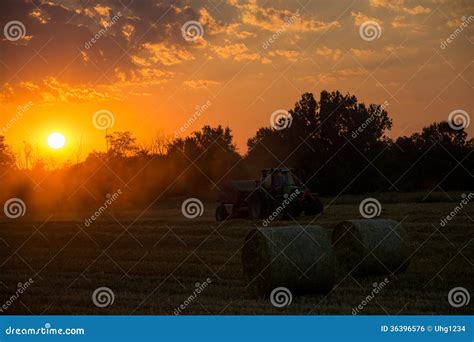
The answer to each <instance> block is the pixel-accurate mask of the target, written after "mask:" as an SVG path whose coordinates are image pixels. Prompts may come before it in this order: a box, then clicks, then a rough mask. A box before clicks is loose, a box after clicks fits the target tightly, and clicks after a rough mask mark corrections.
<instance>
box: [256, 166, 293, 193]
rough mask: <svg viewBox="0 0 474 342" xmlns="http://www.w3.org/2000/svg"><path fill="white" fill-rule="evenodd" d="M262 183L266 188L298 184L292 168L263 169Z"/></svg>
mask: <svg viewBox="0 0 474 342" xmlns="http://www.w3.org/2000/svg"><path fill="white" fill-rule="evenodd" d="M261 183H262V186H263V187H264V188H266V189H274V188H280V187H288V186H290V187H293V186H296V182H295V179H294V178H293V174H292V172H291V170H290V169H263V170H262V174H261Z"/></svg>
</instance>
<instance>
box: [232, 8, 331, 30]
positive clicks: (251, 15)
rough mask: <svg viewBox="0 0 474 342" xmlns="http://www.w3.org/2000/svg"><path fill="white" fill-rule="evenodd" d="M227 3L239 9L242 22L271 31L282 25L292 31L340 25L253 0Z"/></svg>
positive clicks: (322, 28)
mask: <svg viewBox="0 0 474 342" xmlns="http://www.w3.org/2000/svg"><path fill="white" fill-rule="evenodd" d="M229 4H231V5H233V6H235V7H236V8H238V9H239V10H240V16H241V19H242V22H243V23H244V24H247V25H252V26H256V27H259V28H261V29H263V30H267V31H271V32H275V31H277V30H279V29H281V28H282V27H285V29H286V30H288V31H294V32H319V31H324V30H327V29H330V28H337V27H340V25H339V22H338V21H331V22H324V21H319V20H314V19H304V18H302V17H301V16H300V14H299V12H291V11H289V10H282V9H275V8H271V7H261V6H259V5H257V2H256V1H255V0H251V1H249V2H248V3H246V4H240V3H239V2H238V1H237V0H231V1H229Z"/></svg>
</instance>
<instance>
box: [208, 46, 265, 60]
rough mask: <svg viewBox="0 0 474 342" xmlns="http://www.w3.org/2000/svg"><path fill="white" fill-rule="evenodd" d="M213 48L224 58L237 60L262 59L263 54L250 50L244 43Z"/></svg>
mask: <svg viewBox="0 0 474 342" xmlns="http://www.w3.org/2000/svg"><path fill="white" fill-rule="evenodd" d="M213 50H214V51H215V52H216V53H217V54H218V55H219V56H220V57H222V58H226V59H228V58H231V59H234V60H236V61H243V60H250V61H257V60H261V58H262V57H261V56H260V55H259V54H258V53H252V52H250V51H249V49H248V48H247V46H246V45H245V44H243V43H238V44H231V45H225V46H214V47H213Z"/></svg>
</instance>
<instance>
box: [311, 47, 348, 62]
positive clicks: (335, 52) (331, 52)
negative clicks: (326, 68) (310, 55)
mask: <svg viewBox="0 0 474 342" xmlns="http://www.w3.org/2000/svg"><path fill="white" fill-rule="evenodd" d="M315 53H316V56H321V57H324V58H332V59H333V60H335V61H337V60H339V59H340V58H341V57H342V51H341V50H340V49H331V48H328V47H327V46H322V47H319V48H317V49H316V50H315Z"/></svg>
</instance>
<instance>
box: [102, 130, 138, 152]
mask: <svg viewBox="0 0 474 342" xmlns="http://www.w3.org/2000/svg"><path fill="white" fill-rule="evenodd" d="M136 140H137V139H136V138H135V137H133V136H132V134H131V133H130V132H113V133H112V134H109V135H107V141H108V144H109V146H110V147H109V154H110V155H112V156H114V157H130V156H134V155H135V154H136V153H137V152H138V150H139V148H138V147H137V145H136Z"/></svg>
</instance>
